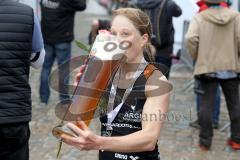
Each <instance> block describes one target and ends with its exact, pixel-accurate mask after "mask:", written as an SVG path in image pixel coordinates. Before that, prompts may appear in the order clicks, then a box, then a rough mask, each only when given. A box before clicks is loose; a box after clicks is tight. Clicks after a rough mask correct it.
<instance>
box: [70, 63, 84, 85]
mask: <svg viewBox="0 0 240 160" xmlns="http://www.w3.org/2000/svg"><path fill="white" fill-rule="evenodd" d="M85 68H86V65H81V66H80V69H79V72H78V73H77V74H76V75H75V78H74V83H73V85H74V86H75V87H76V86H77V85H78V82H79V81H80V78H81V76H82V74H83V72H84V70H85Z"/></svg>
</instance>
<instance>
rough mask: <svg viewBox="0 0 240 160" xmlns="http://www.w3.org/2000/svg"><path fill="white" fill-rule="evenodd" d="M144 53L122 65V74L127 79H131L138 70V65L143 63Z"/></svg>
mask: <svg viewBox="0 0 240 160" xmlns="http://www.w3.org/2000/svg"><path fill="white" fill-rule="evenodd" d="M142 59H143V55H141V56H138V57H137V58H135V59H134V60H133V61H130V62H129V61H127V62H126V63H124V64H123V65H122V67H121V76H124V77H125V78H126V79H131V78H132V76H133V74H134V73H135V72H136V71H137V69H138V66H139V65H140V63H142Z"/></svg>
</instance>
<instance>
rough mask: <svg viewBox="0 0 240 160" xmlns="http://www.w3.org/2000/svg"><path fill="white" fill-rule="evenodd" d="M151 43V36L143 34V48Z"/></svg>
mask: <svg viewBox="0 0 240 160" xmlns="http://www.w3.org/2000/svg"><path fill="white" fill-rule="evenodd" d="M148 41H149V36H148V34H143V35H142V47H144V46H146V44H147V43H148Z"/></svg>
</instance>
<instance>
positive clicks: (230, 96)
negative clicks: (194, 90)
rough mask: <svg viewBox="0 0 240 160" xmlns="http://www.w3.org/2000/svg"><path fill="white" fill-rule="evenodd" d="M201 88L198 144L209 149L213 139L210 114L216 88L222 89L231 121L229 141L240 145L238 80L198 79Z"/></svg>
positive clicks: (213, 104)
mask: <svg viewBox="0 0 240 160" xmlns="http://www.w3.org/2000/svg"><path fill="white" fill-rule="evenodd" d="M199 81H200V83H201V87H202V90H203V92H204V93H203V94H202V100H201V101H200V112H199V123H200V126H201V129H200V134H199V138H200V144H201V145H204V146H206V147H210V146H211V143H212V137H213V128H212V113H213V109H214V106H215V96H216V91H217V86H218V84H220V86H221V87H222V90H223V93H224V96H225V100H226V103H227V109H228V112H229V116H230V121H231V139H232V140H233V141H235V142H237V143H240V102H239V80H238V79H237V78H235V79H227V80H221V79H216V78H212V79H210V78H200V79H199Z"/></svg>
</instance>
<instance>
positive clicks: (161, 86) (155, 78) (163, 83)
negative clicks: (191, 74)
mask: <svg viewBox="0 0 240 160" xmlns="http://www.w3.org/2000/svg"><path fill="white" fill-rule="evenodd" d="M149 67H150V68H151V69H150V70H149V71H148V74H146V75H147V77H146V78H147V82H146V85H145V93H146V95H147V96H148V97H149V96H153V95H154V96H159V94H163V93H169V92H170V91H171V90H172V85H171V83H170V82H169V81H168V80H167V78H166V77H165V76H164V75H163V73H162V72H161V71H160V70H159V69H158V68H157V67H155V66H154V65H151V66H149Z"/></svg>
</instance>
